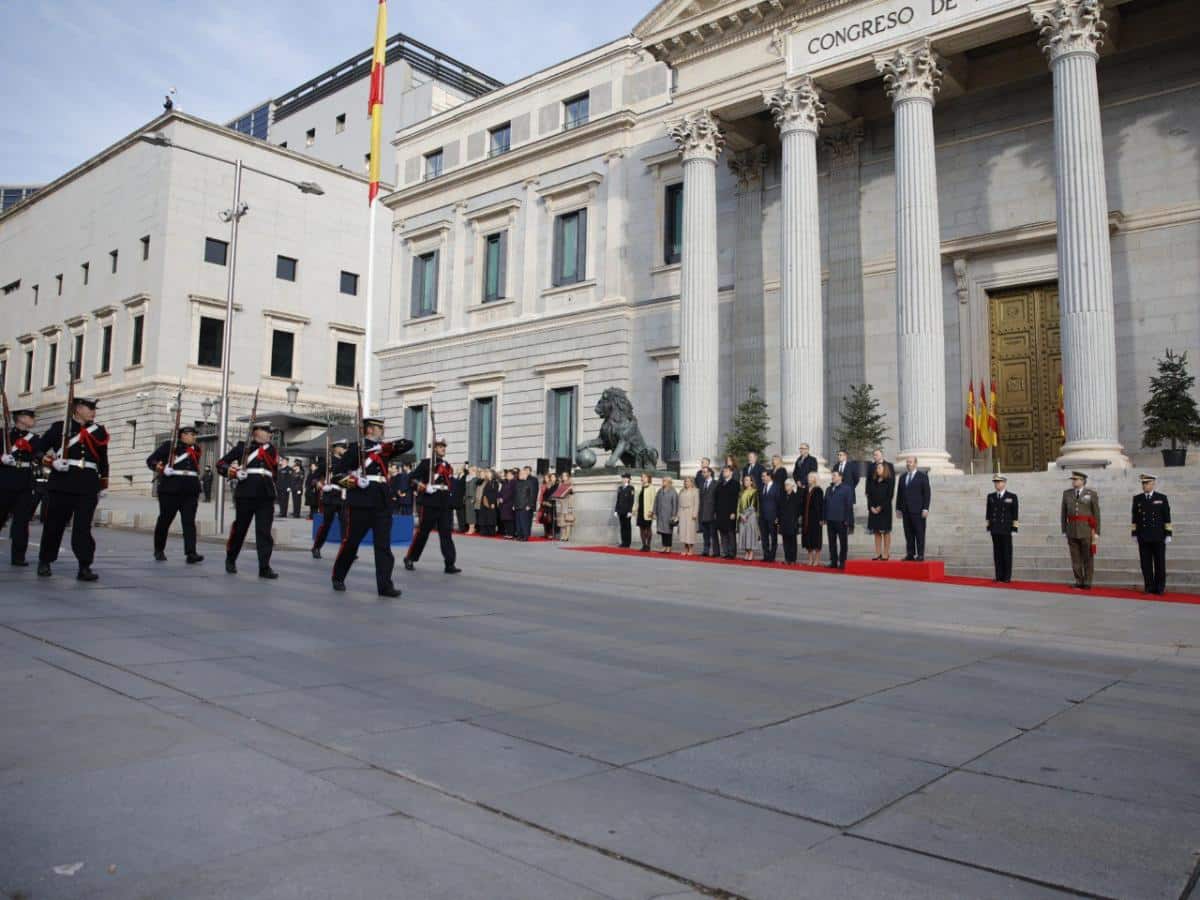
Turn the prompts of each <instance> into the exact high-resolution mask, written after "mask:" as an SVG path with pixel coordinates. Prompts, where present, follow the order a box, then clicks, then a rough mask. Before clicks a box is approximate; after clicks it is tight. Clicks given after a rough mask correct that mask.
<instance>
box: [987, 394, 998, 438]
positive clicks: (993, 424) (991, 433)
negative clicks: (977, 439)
mask: <svg viewBox="0 0 1200 900" xmlns="http://www.w3.org/2000/svg"><path fill="white" fill-rule="evenodd" d="M991 386H992V393H991V394H990V395H989V397H988V403H989V404H990V406H991V409H990V410H989V413H988V440H989V441H990V442H991V445H992V446H993V447H995V446H996V445H997V444H999V443H1000V423H999V422H998V421H997V420H996V382H994V381H993V382H992V385H991Z"/></svg>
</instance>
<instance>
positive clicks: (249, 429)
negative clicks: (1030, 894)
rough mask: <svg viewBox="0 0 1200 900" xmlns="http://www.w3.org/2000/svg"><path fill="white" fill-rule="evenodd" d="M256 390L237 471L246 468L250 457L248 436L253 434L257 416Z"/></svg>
mask: <svg viewBox="0 0 1200 900" xmlns="http://www.w3.org/2000/svg"><path fill="white" fill-rule="evenodd" d="M258 390H259V389H257V388H256V389H255V391H254V405H253V406H252V407H250V422H249V423H248V424H247V425H246V439H245V440H244V441H242V461H241V462H240V463H238V471H239V472H240V471H241V470H242V469H244V468H246V462H247V461H248V460H249V459H250V437H251V436H252V435H253V434H254V420H255V419H257V418H258ZM234 477H235V478H236V477H237V476H236V475H235V476H234Z"/></svg>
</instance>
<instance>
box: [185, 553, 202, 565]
mask: <svg viewBox="0 0 1200 900" xmlns="http://www.w3.org/2000/svg"><path fill="white" fill-rule="evenodd" d="M187 562H188V565H189V566H194V565H195V564H196V563H202V562H204V557H203V556H201V555H200V554H199V553H189V554H188V555H187Z"/></svg>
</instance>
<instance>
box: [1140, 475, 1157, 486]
mask: <svg viewBox="0 0 1200 900" xmlns="http://www.w3.org/2000/svg"><path fill="white" fill-rule="evenodd" d="M1147 481H1158V476H1157V475H1151V474H1150V473H1149V472H1143V473H1142V484H1145V483H1146V482H1147Z"/></svg>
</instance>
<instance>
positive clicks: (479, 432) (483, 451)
mask: <svg viewBox="0 0 1200 900" xmlns="http://www.w3.org/2000/svg"><path fill="white" fill-rule="evenodd" d="M467 443H468V452H467V456H468V458H469V459H470V460H471V464H472V465H476V466H491V465H494V464H495V462H496V398H495V397H476V398H474V399H473V400H472V401H471V421H470V435H469V437H468V440H467Z"/></svg>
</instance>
